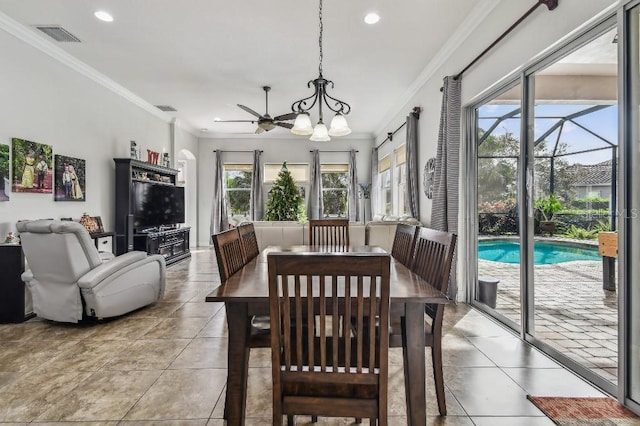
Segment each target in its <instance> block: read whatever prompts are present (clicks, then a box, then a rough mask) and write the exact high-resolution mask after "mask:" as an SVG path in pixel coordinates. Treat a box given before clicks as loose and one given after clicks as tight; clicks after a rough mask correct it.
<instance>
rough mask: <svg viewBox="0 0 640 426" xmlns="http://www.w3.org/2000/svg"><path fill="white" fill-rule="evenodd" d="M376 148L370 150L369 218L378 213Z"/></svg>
mask: <svg viewBox="0 0 640 426" xmlns="http://www.w3.org/2000/svg"><path fill="white" fill-rule="evenodd" d="M379 190H380V188H378V148H373V149H372V150H371V188H370V189H369V197H370V198H369V202H370V203H371V219H373V217H374V216H375V215H376V214H377V213H378V212H377V211H376V209H377V208H378V196H379V194H380V193H379V192H378V191H379Z"/></svg>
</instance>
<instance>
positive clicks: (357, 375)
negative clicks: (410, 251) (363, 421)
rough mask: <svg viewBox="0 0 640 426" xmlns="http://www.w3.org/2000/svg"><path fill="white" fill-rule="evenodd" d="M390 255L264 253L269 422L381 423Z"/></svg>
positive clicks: (384, 412)
mask: <svg viewBox="0 0 640 426" xmlns="http://www.w3.org/2000/svg"><path fill="white" fill-rule="evenodd" d="M389 262H390V257H389V255H388V254H382V253H377V254H366V255H362V254H349V253H344V254H339V253H314V254H310V255H308V256H300V255H291V254H287V253H271V254H269V255H268V268H269V302H270V312H271V352H272V368H273V408H274V412H273V416H274V417H273V424H281V423H282V415H284V414H287V415H295V414H306V415H312V416H330V417H356V418H370V419H379V421H380V423H381V424H386V416H387V382H388V338H389V336H388V333H389ZM309 295H313V297H308V296H309ZM370 295H375V297H370ZM377 324H379V326H377ZM370 342H371V343H370ZM372 424H373V423H372Z"/></svg>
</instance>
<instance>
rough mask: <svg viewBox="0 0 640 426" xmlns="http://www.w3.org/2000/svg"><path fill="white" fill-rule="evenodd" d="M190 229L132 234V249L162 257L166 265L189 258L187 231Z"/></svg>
mask: <svg viewBox="0 0 640 426" xmlns="http://www.w3.org/2000/svg"><path fill="white" fill-rule="evenodd" d="M190 229H191V228H189V227H184V228H175V229H164V230H154V231H147V232H142V233H139V234H134V236H133V249H134V250H141V251H146V252H147V253H149V254H160V255H162V256H164V259H165V261H166V263H167V265H170V264H172V263H175V262H177V261H179V260H182V259H186V258H188V257H191V253H190V251H189V231H190Z"/></svg>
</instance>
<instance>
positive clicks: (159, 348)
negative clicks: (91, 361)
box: [103, 339, 190, 370]
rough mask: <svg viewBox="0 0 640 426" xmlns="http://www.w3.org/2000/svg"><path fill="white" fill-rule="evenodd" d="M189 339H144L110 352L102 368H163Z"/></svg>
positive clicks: (174, 357) (167, 365)
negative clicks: (116, 351) (113, 352)
mask: <svg viewBox="0 0 640 426" xmlns="http://www.w3.org/2000/svg"><path fill="white" fill-rule="evenodd" d="M189 342H190V340H189V339H155V340H154V339H146V340H136V341H134V342H131V343H129V345H128V346H127V349H126V350H124V351H120V352H119V353H117V354H112V355H111V356H110V357H109V360H108V362H107V363H106V364H105V365H104V367H103V369H104V370H164V369H166V368H168V367H169V365H171V363H172V362H173V361H174V360H175V359H176V357H177V356H178V355H179V354H180V353H181V352H182V351H183V350H184V348H186V347H187V345H188V344H189Z"/></svg>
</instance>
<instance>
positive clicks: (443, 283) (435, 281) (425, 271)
mask: <svg viewBox="0 0 640 426" xmlns="http://www.w3.org/2000/svg"><path fill="white" fill-rule="evenodd" d="M455 248H456V234H453V233H449V232H445V231H437V230H435V229H429V228H420V230H419V231H418V234H417V236H416V242H415V249H414V253H413V260H412V262H411V266H410V269H411V270H412V271H413V272H415V273H416V274H417V275H419V276H420V277H422V278H424V279H425V280H426V281H427V282H429V283H430V284H431V285H433V286H434V287H436V288H437V289H438V290H440V291H441V292H443V293H445V294H446V293H447V289H448V287H449V276H450V274H451V263H452V262H453V254H454V251H455ZM444 306H445V305H433V306H431V305H427V310H426V311H427V314H429V316H431V317H432V318H434V317H435V316H436V311H437V310H438V309H441V310H442V311H444ZM429 308H431V309H429Z"/></svg>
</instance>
